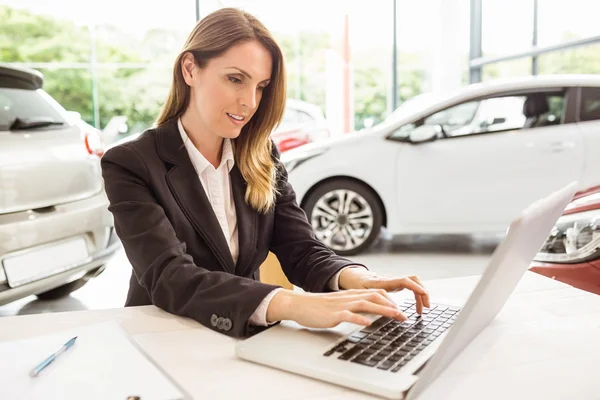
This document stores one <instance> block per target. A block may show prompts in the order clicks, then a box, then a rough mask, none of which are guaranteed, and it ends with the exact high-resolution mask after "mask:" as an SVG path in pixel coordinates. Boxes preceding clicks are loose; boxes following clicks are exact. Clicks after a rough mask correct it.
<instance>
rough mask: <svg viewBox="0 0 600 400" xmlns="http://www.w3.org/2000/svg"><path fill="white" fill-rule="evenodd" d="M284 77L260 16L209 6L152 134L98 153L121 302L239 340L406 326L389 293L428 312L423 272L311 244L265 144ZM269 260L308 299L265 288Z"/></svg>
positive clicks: (276, 117) (273, 152) (279, 106)
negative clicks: (121, 265) (121, 257)
mask: <svg viewBox="0 0 600 400" xmlns="http://www.w3.org/2000/svg"><path fill="white" fill-rule="evenodd" d="M285 79H286V77H285V70H284V64H283V57H282V54H281V50H280V49H279V47H278V45H277V44H276V43H275V41H274V40H273V38H272V36H271V34H270V33H269V32H268V31H267V29H266V28H265V27H264V26H263V25H262V24H261V23H260V22H259V21H258V20H257V19H255V18H254V17H253V16H251V15H249V14H247V13H245V12H242V11H239V10H236V9H231V8H226V9H221V10H219V11H216V12H214V13H212V14H211V15H209V16H207V17H206V18H204V19H203V20H202V21H200V22H199V23H198V24H197V25H196V27H195V28H194V30H193V31H192V32H191V34H190V36H189V38H188V40H187V41H186V43H185V47H184V49H183V51H182V52H181V54H180V55H179V56H178V57H177V60H176V62H175V67H174V71H173V82H172V86H171V91H170V93H169V96H168V98H167V100H166V103H165V104H164V107H163V109H162V112H161V114H160V116H159V117H158V120H157V123H156V128H154V129H150V130H148V131H146V132H144V133H143V134H142V135H141V136H140V137H139V138H138V139H136V140H135V141H132V142H129V143H126V144H123V145H120V146H116V147H113V148H112V149H110V150H109V151H108V152H107V153H106V154H105V155H104V157H103V158H102V171H103V177H104V180H105V186H106V193H107V195H108V198H109V200H110V207H109V209H110V211H111V212H112V214H113V216H114V220H115V229H116V232H117V234H118V236H119V237H120V239H121V241H122V243H123V246H124V248H125V252H126V254H127V257H128V258H129V261H130V262H131V265H132V266H133V274H132V277H131V281H130V289H129V293H128V296H127V301H126V306H137V305H147V304H154V305H156V306H157V307H160V308H162V309H163V310H166V311H168V312H170V313H173V314H177V315H182V316H187V317H191V318H193V319H195V320H197V321H198V322H200V323H201V324H203V325H205V326H207V327H209V328H211V329H213V330H215V331H217V332H221V333H224V334H227V335H231V336H236V337H241V336H249V335H252V334H253V333H256V332H257V331H259V330H261V329H264V328H263V327H265V326H268V325H269V324H273V323H277V322H278V321H281V320H294V321H297V322H298V323H300V324H302V325H305V326H309V327H321V328H324V327H332V326H335V325H337V324H339V323H340V322H342V321H348V322H353V323H356V324H362V325H368V324H369V323H370V320H369V319H368V318H367V317H366V316H364V315H361V314H360V313H365V312H366V313H374V314H378V315H385V316H388V317H394V318H398V319H400V320H403V319H405V317H404V316H403V315H402V314H401V313H400V312H399V311H398V309H397V308H396V306H395V303H394V302H393V301H391V300H390V299H389V297H388V296H387V295H386V291H389V290H401V289H404V288H407V289H410V290H412V291H413V292H414V293H415V297H416V300H417V302H418V308H419V309H422V307H423V306H426V307H428V306H429V298H428V294H427V292H426V290H425V289H424V288H423V286H422V285H421V282H420V281H419V279H418V278H417V277H410V278H384V277H379V276H377V275H375V274H373V273H372V272H370V271H369V270H368V269H367V268H366V267H364V266H362V265H358V264H355V263H352V262H351V261H349V260H347V259H344V258H342V257H338V256H337V255H335V254H334V253H333V252H331V251H330V250H329V249H328V248H327V247H325V246H324V245H323V244H322V243H320V242H319V241H318V240H316V239H315V237H314V235H313V232H312V228H311V226H310V224H309V223H308V222H307V220H306V216H305V214H304V212H303V211H302V209H301V208H299V207H298V205H297V204H296V198H295V194H294V191H293V189H292V187H291V186H290V185H289V183H288V182H287V173H286V171H285V168H284V167H283V165H282V164H281V162H280V161H279V154H278V152H277V149H276V148H275V146H274V145H273V144H272V142H271V140H270V138H269V136H270V133H271V132H272V130H273V129H274V128H275V127H276V126H277V124H278V123H279V121H280V120H281V118H282V114H283V110H284V104H285V99H286V89H285ZM269 251H272V252H273V253H275V255H276V256H277V258H278V259H279V261H280V263H281V266H282V268H283V271H284V272H285V274H286V276H287V277H288V279H289V280H290V281H291V282H292V283H293V284H295V285H297V286H299V287H302V288H303V289H305V290H306V292H307V293H301V292H297V291H296V292H294V291H290V290H284V289H282V288H280V287H277V286H273V285H267V284H264V283H261V282H260V280H259V267H260V265H261V264H262V263H263V261H264V260H265V259H266V257H267V255H268V252H269ZM339 289H353V290H350V291H349V290H339Z"/></svg>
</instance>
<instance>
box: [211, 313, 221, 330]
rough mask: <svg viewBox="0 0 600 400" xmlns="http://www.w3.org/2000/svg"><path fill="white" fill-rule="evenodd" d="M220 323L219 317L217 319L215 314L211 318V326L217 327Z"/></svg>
mask: <svg viewBox="0 0 600 400" xmlns="http://www.w3.org/2000/svg"><path fill="white" fill-rule="evenodd" d="M218 322H219V317H217V315H216V314H213V315H211V316H210V324H211V325H212V326H215V327H216V326H217V323H218Z"/></svg>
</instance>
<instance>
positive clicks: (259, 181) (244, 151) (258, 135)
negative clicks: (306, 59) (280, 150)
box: [156, 8, 286, 213]
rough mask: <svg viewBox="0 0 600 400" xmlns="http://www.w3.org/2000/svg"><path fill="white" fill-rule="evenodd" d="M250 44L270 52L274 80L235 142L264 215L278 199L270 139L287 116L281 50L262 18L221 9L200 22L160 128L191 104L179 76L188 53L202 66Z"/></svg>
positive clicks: (176, 71) (249, 196) (249, 194)
mask: <svg viewBox="0 0 600 400" xmlns="http://www.w3.org/2000/svg"><path fill="white" fill-rule="evenodd" d="M252 40H257V41H258V42H259V43H261V44H262V45H263V46H264V47H265V48H266V49H267V51H269V53H270V54H271V58H272V60H273V66H272V72H271V82H270V83H269V85H268V86H267V87H266V88H265V90H264V92H263V95H262V99H261V101H260V104H259V106H258V109H257V110H256V113H255V114H254V116H253V117H252V119H251V120H250V121H249V122H248V123H247V124H246V125H245V126H244V127H243V128H242V132H241V134H240V135H239V136H238V137H237V138H236V139H234V140H233V141H232V144H233V153H234V158H235V162H236V165H237V166H238V168H239V170H240V172H241V174H242V176H243V178H244V180H245V181H246V182H247V184H248V186H247V189H246V194H245V199H246V202H247V203H248V204H250V206H251V207H252V208H254V209H255V210H257V211H259V212H262V213H266V212H268V211H269V210H270V209H271V208H272V207H273V205H274V203H275V196H276V195H277V186H276V184H277V171H276V166H275V163H274V161H273V159H272V158H271V152H272V143H271V140H270V136H271V132H272V131H273V129H275V128H276V127H277V125H278V124H279V122H280V121H281V118H282V117H283V112H284V107H285V99H286V78H285V67H284V63H283V55H282V53H281V49H280V48H279V46H278V45H277V43H276V42H275V40H274V39H273V37H272V35H271V33H270V32H269V31H268V30H267V28H265V26H264V25H263V24H262V23H261V22H260V21H259V20H258V19H256V18H255V17H254V16H252V15H250V14H248V13H246V12H244V11H241V10H238V9H235V8H222V9H220V10H217V11H215V12H213V13H211V14H209V15H207V16H206V17H204V18H203V19H202V20H201V21H199V22H198V23H197V24H196V26H195V27H194V30H192V32H191V33H190V35H189V37H188V39H187V40H186V42H185V45H184V48H183V50H182V51H181V53H180V54H179V56H178V57H177V59H176V60H175V65H174V68H173V82H172V84H171V89H170V92H169V95H168V97H167V101H166V102H165V104H164V106H163V108H162V110H161V112H160V115H159V117H158V119H157V120H156V125H157V126H161V125H164V124H166V123H167V122H169V121H171V120H173V119H175V118H179V117H180V116H181V115H182V114H183V113H184V111H185V110H186V109H187V107H188V105H189V101H190V88H189V86H188V85H187V84H186V83H185V80H184V78H183V74H182V72H181V61H182V59H183V57H184V55H185V54H186V53H188V52H189V53H191V54H193V56H194V59H195V62H196V64H197V65H198V66H199V67H200V68H202V67H204V66H206V64H207V63H208V61H209V60H210V59H212V58H215V57H218V56H220V55H221V54H223V53H224V52H226V51H227V50H228V49H229V48H230V47H232V46H235V45H237V44H240V43H243V42H248V41H252Z"/></svg>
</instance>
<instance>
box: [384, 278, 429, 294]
mask: <svg viewBox="0 0 600 400" xmlns="http://www.w3.org/2000/svg"><path fill="white" fill-rule="evenodd" d="M377 285H378V286H380V287H381V289H385V290H387V291H389V292H392V291H395V290H401V289H408V290H412V291H413V292H415V293H417V294H419V295H424V294H427V290H425V288H424V287H423V286H421V285H419V284H418V283H417V282H415V281H414V280H412V279H410V278H409V277H403V278H382V279H381V280H380V281H379V282H378V283H377Z"/></svg>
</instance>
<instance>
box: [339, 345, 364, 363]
mask: <svg viewBox="0 0 600 400" xmlns="http://www.w3.org/2000/svg"><path fill="white" fill-rule="evenodd" d="M360 350H361V349H359V348H357V347H353V348H351V349H350V350H348V351H347V352H345V353H344V354H342V355H341V356H339V357H338V358H339V359H340V360H349V359H351V358H352V357H354V356H355V355H357V354H358V353H360Z"/></svg>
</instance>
